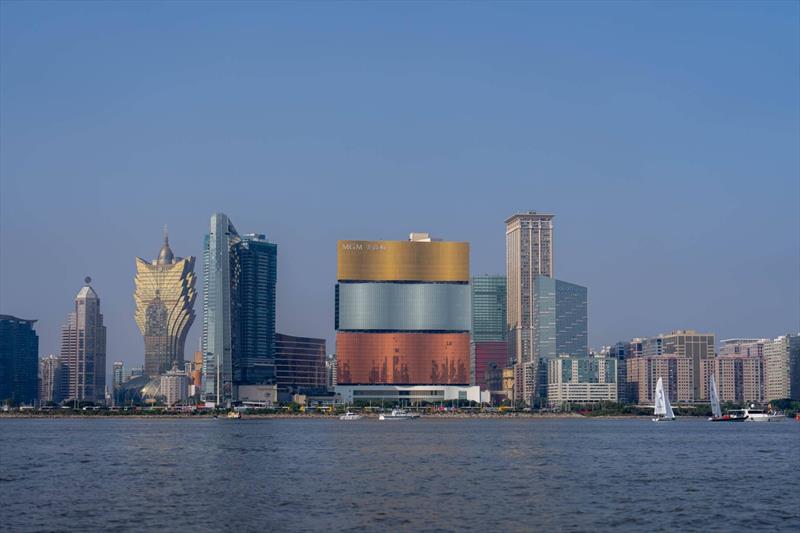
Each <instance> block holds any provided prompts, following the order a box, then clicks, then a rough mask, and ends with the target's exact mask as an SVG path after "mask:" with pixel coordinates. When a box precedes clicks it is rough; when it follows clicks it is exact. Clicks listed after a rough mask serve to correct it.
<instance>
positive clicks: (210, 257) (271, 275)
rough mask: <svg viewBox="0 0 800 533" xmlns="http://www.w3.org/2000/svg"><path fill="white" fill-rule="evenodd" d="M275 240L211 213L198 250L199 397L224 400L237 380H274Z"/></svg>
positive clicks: (231, 398)
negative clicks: (238, 228)
mask: <svg viewBox="0 0 800 533" xmlns="http://www.w3.org/2000/svg"><path fill="white" fill-rule="evenodd" d="M277 259H278V247H277V244H275V243H271V242H269V241H268V240H267V239H266V237H265V236H264V235H261V234H249V235H244V236H240V235H239V234H238V233H237V231H236V228H235V227H234V225H233V223H231V221H230V219H229V218H228V217H227V216H226V215H225V214H223V213H215V214H214V215H212V216H211V229H210V232H209V234H208V235H206V237H205V241H204V251H203V335H202V352H203V398H204V399H205V400H206V401H207V402H213V403H216V404H217V405H225V404H229V403H231V402H235V401H237V400H238V390H237V387H239V386H248V385H265V384H274V383H275V353H274V352H275V298H276V292H275V286H276V283H277Z"/></svg>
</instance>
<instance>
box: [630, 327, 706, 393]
mask: <svg viewBox="0 0 800 533" xmlns="http://www.w3.org/2000/svg"><path fill="white" fill-rule="evenodd" d="M632 344H640V345H641V352H640V353H641V355H638V354H637V356H634V357H630V358H629V359H628V361H627V380H628V385H629V392H630V393H631V394H630V398H629V400H630V401H636V402H638V403H652V402H653V394H654V391H655V386H656V383H657V381H658V378H659V377H660V378H662V380H663V382H664V389H665V390H666V392H667V395H668V396H669V399H670V401H672V402H686V403H691V402H697V401H701V400H702V399H703V398H704V394H705V393H704V390H706V389H704V387H707V385H704V384H703V364H704V363H703V361H705V360H706V359H708V358H710V357H713V356H714V347H715V340H714V334H713V333H698V332H697V331H695V330H691V329H689V330H676V331H673V332H671V333H667V334H662V335H658V336H656V337H648V338H643V339H634V341H632Z"/></svg>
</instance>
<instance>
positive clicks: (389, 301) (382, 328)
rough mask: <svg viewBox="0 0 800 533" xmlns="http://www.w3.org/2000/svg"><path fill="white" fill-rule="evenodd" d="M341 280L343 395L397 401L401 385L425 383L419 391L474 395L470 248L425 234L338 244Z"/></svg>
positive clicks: (338, 303) (338, 354)
mask: <svg viewBox="0 0 800 533" xmlns="http://www.w3.org/2000/svg"><path fill="white" fill-rule="evenodd" d="M337 278H338V284H337V286H336V358H337V387H336V390H337V392H339V391H342V393H343V397H347V398H349V397H351V396H352V395H353V394H355V395H363V394H371V393H380V394H387V395H390V396H391V395H395V394H397V393H398V392H399V389H400V388H402V387H398V386H417V385H419V386H423V387H422V389H424V391H423V390H420V391H419V393H425V394H430V393H431V392H432V391H438V392H436V394H439V393H441V394H447V390H452V391H456V390H460V391H461V392H463V393H464V394H467V391H466V390H465V389H464V386H465V385H467V384H468V383H469V381H470V370H469V367H470V362H469V343H470V340H469V338H470V334H469V331H470V323H471V316H470V305H469V302H470V287H469V244H468V243H466V242H442V241H437V240H434V239H431V238H430V237H429V236H428V235H427V234H425V233H412V234H411V235H410V237H409V240H408V241H339V243H338V275H337ZM389 385H391V386H389ZM432 385H440V386H442V387H432ZM345 389H347V390H346V391H345ZM355 389H359V391H355ZM446 389H447V390H446ZM376 391H377V392H376ZM406 392H408V393H409V394H412V392H414V393H415V392H416V391H411V390H410V389H409V390H407V391H406ZM412 395H413V394H412ZM465 398H466V396H465ZM387 399H393V398H388V397H387ZM407 399H408V398H406V400H407ZM443 399H444V398H443Z"/></svg>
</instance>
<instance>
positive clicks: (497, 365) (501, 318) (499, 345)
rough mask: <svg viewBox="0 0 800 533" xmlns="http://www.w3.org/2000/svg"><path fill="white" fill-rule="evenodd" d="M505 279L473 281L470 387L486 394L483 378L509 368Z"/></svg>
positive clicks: (494, 278) (488, 277)
mask: <svg viewBox="0 0 800 533" xmlns="http://www.w3.org/2000/svg"><path fill="white" fill-rule="evenodd" d="M506 290H507V287H506V277H505V276H501V275H482V276H473V277H472V344H471V347H470V351H471V353H470V355H471V361H472V364H471V369H472V377H471V383H472V384H473V385H478V386H479V387H481V389H484V390H487V389H488V388H489V387H488V383H487V380H486V375H487V373H488V372H490V371H492V370H496V369H502V368H505V367H506V366H507V365H508V346H507V338H508V325H507V319H506V297H507V294H506Z"/></svg>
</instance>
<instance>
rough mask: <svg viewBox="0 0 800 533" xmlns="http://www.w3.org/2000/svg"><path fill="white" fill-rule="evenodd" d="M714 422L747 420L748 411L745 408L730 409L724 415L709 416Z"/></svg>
mask: <svg viewBox="0 0 800 533" xmlns="http://www.w3.org/2000/svg"><path fill="white" fill-rule="evenodd" d="M709 420H711V421H712V422H744V421H745V420H747V413H746V412H745V411H744V409H730V410H728V412H726V413H725V414H724V415H722V416H720V417H719V418H717V417H712V418H709Z"/></svg>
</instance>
